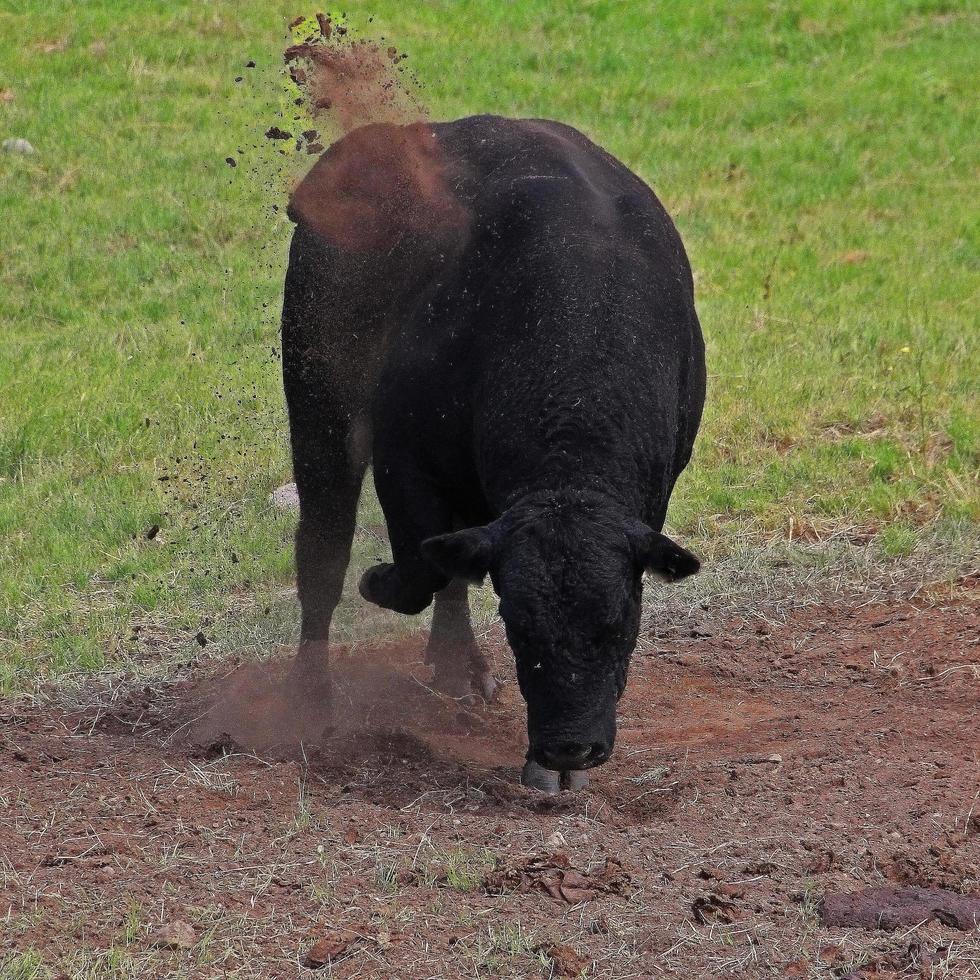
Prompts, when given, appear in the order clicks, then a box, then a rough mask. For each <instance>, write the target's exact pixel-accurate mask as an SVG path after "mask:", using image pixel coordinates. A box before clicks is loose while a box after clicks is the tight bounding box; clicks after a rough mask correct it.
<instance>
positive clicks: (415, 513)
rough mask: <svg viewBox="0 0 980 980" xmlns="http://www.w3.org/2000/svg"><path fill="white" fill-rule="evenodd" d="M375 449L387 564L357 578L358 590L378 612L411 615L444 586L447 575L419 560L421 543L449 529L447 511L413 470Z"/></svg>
mask: <svg viewBox="0 0 980 980" xmlns="http://www.w3.org/2000/svg"><path fill="white" fill-rule="evenodd" d="M388 456H389V454H388V453H386V452H385V449H384V446H383V445H382V446H377V445H376V446H375V467H374V485H375V488H376V490H377V492H378V500H379V501H380V502H381V509H382V510H383V511H384V515H385V524H386V525H387V527H388V538H389V540H390V541H391V554H392V558H393V559H394V561H393V562H382V563H381V564H379V565H374V566H372V567H371V568H369V569H368V570H367V571H366V572H365V573H364V574H363V575H362V576H361V581H360V583H359V585H358V591H359V592H360V593H361V595H362V596H363V598H365V599H367V601H368V602H373V603H374V604H375V605H376V606H381V607H382V608H383V609H391V610H392V611H393V612H399V613H403V614H405V615H406V616H415V615H417V614H418V613H420V612H422V610H423V609H427V608H428V607H429V605H430V604H431V603H432V597H433V595H434V594H435V593H436V592H438V591H439V590H440V589H442V588H445V586H446V585H448V584H449V578H448V576H446V575H444V574H443V573H442V572H440V571H439V570H438V569H436V568H433V566H432V565H430V564H429V562H427V561H426V560H425V558H423V557H422V542H423V541H424V540H425V539H426V538H429V537H432V536H433V535H436V534H444V533H445V532H446V531H451V530H452V510H451V508H450V506H449V504H448V503H447V502H446V501H445V500H444V499H443V497H442V496H441V494H440V493H439V492H438V490H436V489H435V488H433V487H432V484H431V481H430V480H428V479H427V478H426V476H425V475H424V474H423V473H421V472H420V471H419V470H418V469H417V467H416V466H414V465H411V464H409V463H407V462H405V461H402V460H399V463H400V465H397V466H396V465H393V464H392V463H390V462H388V459H387V457H388Z"/></svg>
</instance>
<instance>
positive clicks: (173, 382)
mask: <svg viewBox="0 0 980 980" xmlns="http://www.w3.org/2000/svg"><path fill="white" fill-rule="evenodd" d="M298 12H299V13H302V12H308V11H307V10H304V8H302V7H299V8H297V7H296V6H294V5H290V4H284V3H279V2H275V3H270V2H268V0H263V2H258V0H242V2H239V3H235V4H232V3H214V4H208V5H201V4H199V3H189V2H178V3H169V4H166V5H135V6H133V5H130V4H124V3H121V2H119V0H103V2H91V3H86V4H68V3H65V2H54V3H51V4H46V5H44V6H43V8H42V6H41V5H40V4H39V3H37V2H35V0H30V2H28V0H8V2H7V3H6V4H5V5H4V6H3V7H2V8H0V38H2V39H3V40H2V41H0V91H2V90H9V92H11V93H12V95H13V98H12V100H4V98H3V96H0V136H2V137H7V136H21V137H24V138H27V139H29V140H30V141H31V142H32V143H33V144H34V145H35V147H36V148H37V151H38V152H37V153H36V154H35V155H33V156H16V155H13V154H7V153H4V154H0V213H2V215H3V222H2V227H0V337H2V356H0V561H2V584H0V637H2V638H3V643H2V645H0V690H2V689H4V688H7V689H11V688H22V687H24V686H29V685H30V684H32V683H34V682H35V681H36V680H38V679H46V678H49V677H58V676H61V675H64V674H66V673H75V672H79V671H88V670H98V669H103V668H105V667H107V666H112V667H121V668H125V669H135V668H139V669H148V668H149V667H150V666H151V665H152V664H153V663H154V662H155V661H156V660H160V659H162V658H163V657H164V654H166V655H167V656H168V657H173V656H174V655H175V654H176V655H177V656H179V657H183V658H186V659H191V658H193V657H194V656H196V655H197V650H198V648H197V646H196V644H195V642H194V636H195V634H196V633H197V632H198V631H199V630H200V631H203V633H204V634H205V636H206V637H207V638H208V639H211V640H214V639H217V640H219V641H220V642H219V644H218V645H219V646H220V645H221V644H224V645H235V644H241V643H243V642H250V638H251V639H252V640H254V642H255V644H256V645H257V646H259V647H261V646H262V645H263V644H267V642H268V641H269V640H270V639H271V638H273V637H276V636H279V637H281V638H282V639H288V637H289V635H290V631H291V629H292V627H293V624H294V613H293V611H292V610H293V606H292V602H291V600H290V599H289V598H288V597H287V596H286V595H284V594H283V593H284V589H286V588H288V584H289V581H290V577H291V566H292V558H291V553H290V548H291V544H290V537H291V523H292V522H291V520H290V519H289V518H285V517H282V516H280V515H277V514H275V513H273V512H272V511H271V510H270V508H269V506H268V504H267V495H268V493H269V491H270V490H271V489H272V488H273V487H275V486H276V485H277V484H279V483H281V482H283V481H284V480H286V479H287V477H288V475H289V460H288V452H287V443H286V429H285V422H284V412H283V408H282V396H281V388H280V378H279V360H278V330H277V318H278V307H279V300H280V289H281V280H282V273H283V268H284V261H285V248H286V244H287V241H288V236H289V231H290V229H289V226H288V224H287V223H286V222H285V221H284V220H283V219H282V218H281V217H280V216H279V215H277V214H275V213H274V212H273V211H272V210H271V205H272V204H274V203H281V202H282V200H283V198H284V195H285V188H286V184H287V181H288V178H289V175H291V174H295V173H296V172H297V171H298V168H299V166H300V165H301V164H302V163H303V161H289V162H287V161H283V159H282V158H281V157H277V156H276V155H275V152H274V150H273V149H272V148H270V147H269V146H267V145H265V144H266V141H265V140H264V139H263V138H262V133H263V131H264V130H265V129H266V128H267V127H268V126H269V125H270V123H271V122H274V121H276V120H275V112H276V110H277V107H278V105H279V102H280V99H281V89H280V84H279V74H278V73H279V69H280V65H281V61H280V59H279V56H278V52H279V51H280V50H281V47H282V44H283V41H284V38H285V33H286V32H285V23H286V21H287V19H289V18H291V17H292V16H293V15H294V14H295V13H298ZM349 12H350V17H351V23H352V25H354V27H355V28H357V27H360V28H361V29H362V31H363V32H364V33H368V34H371V35H373V36H376V35H378V34H384V35H385V36H386V37H387V38H388V39H389V41H390V42H394V43H396V44H397V45H398V47H399V48H400V49H402V50H405V51H407V52H408V53H409V55H410V61H409V64H410V65H412V66H413V68H414V70H415V72H416V73H417V74H418V76H419V78H420V79H421V80H422V83H423V97H424V99H425V100H426V101H427V103H428V105H429V106H430V108H431V110H432V113H433V115H434V116H436V117H440V118H447V117H453V116H459V115H464V114H466V113H470V112H479V111H495V112H500V113H505V114H513V115H544V116H551V117H555V118H559V119H563V120H566V121H568V122H571V123H573V124H577V125H578V126H580V127H581V128H583V129H584V130H585V131H586V132H587V133H589V134H590V135H592V136H593V137H595V138H596V139H597V140H599V141H600V142H601V143H603V144H604V145H605V146H606V147H608V148H609V149H610V150H611V151H612V152H614V153H616V154H617V155H618V156H620V157H621V158H622V159H623V160H624V161H625V162H626V163H628V164H629V165H630V166H632V167H634V168H635V169H636V170H637V171H639V172H640V173H641V174H642V175H644V176H645V177H646V178H647V179H648V180H649V181H650V182H651V183H652V184H653V185H654V186H655V188H656V189H657V190H658V192H659V193H660V195H661V197H662V198H663V200H664V201H665V203H666V204H667V206H668V209H669V210H670V211H671V213H672V214H673V215H674V216H675V218H676V220H677V223H678V225H679V227H680V229H681V232H682V234H683V235H684V238H685V241H686V243H687V247H688V250H689V252H690V255H691V259H692V263H693V265H694V268H695V270H696V275H697V284H698V306H699V310H700V313H701V318H702V322H703V325H704V329H705V333H706V336H707V338H708V350H709V358H710V373H711V382H710V393H709V403H708V409H707V414H706V418H705V425H704V429H703V433H702V436H701V440H700V443H699V447H698V452H697V455H696V458H695V462H694V465H693V467H692V469H691V470H690V472H689V473H688V475H687V476H685V477H684V479H683V480H682V482H681V485H680V487H679V489H678V492H677V494H676V496H675V502H674V507H673V511H672V515H671V523H672V526H673V527H674V528H675V529H676V530H677V531H678V532H679V533H681V534H682V535H684V536H686V537H687V538H689V539H693V541H694V545H695V547H698V546H703V547H704V548H706V549H707V550H709V551H711V552H713V553H714V552H717V551H718V550H719V549H722V550H723V549H724V547H725V544H726V542H727V541H729V540H730V539H731V536H732V533H733V531H732V528H733V527H735V528H737V529H738V533H739V535H740V536H741V539H742V540H744V536H745V535H746V534H747V535H749V536H750V537H752V538H753V539H755V538H758V539H759V540H760V541H761V540H772V539H774V538H796V537H803V538H804V539H806V540H811V541H812V540H814V539H824V538H827V537H830V536H833V535H835V534H838V535H839V534H842V533H849V532H850V531H851V530H852V529H858V531H859V532H860V534H862V535H863V536H864V537H870V538H871V539H872V540H874V541H877V542H879V544H880V546H881V548H882V549H883V552H884V553H885V554H890V555H895V556H901V555H908V554H910V553H911V552H912V551H913V550H914V549H916V548H917V547H921V546H922V543H923V542H931V543H930V544H929V545H928V547H930V548H938V549H941V548H942V547H944V544H943V542H944V541H946V540H948V539H949V538H950V537H951V536H959V537H960V538H961V539H962V536H963V535H964V534H965V535H967V536H968V537H969V538H970V540H971V541H975V532H976V519H977V516H978V509H980V505H978V493H977V480H976V477H977V468H978V451H980V450H978V428H980V424H978V414H977V411H976V399H977V395H978V390H977V382H976V379H977V377H980V363H978V354H977V348H978V343H977V341H978V330H977V323H976V309H977V301H978V297H977V294H976V289H977V282H978V276H977V272H978V268H980V258H978V256H980V249H978V241H977V238H978V226H977V223H976V221H975V209H974V208H972V207H971V203H972V198H973V196H974V194H975V180H976V174H977V172H978V165H980V159H978V152H977V142H976V140H975V138H974V137H975V124H976V116H975V111H974V109H975V103H974V98H975V94H974V93H975V89H976V81H977V75H976V70H975V52H976V49H977V46H978V44H980V15H978V13H977V11H976V8H975V5H973V4H971V3H969V2H967V0H963V2H940V0H920V2H897V0H881V2H878V3H874V4H845V3H831V2H817V0H812V2H803V0H799V2H770V0H738V2H734V3H733V2H729V0H725V2H722V0H712V2H705V3H698V4H690V3H682V2H667V0H664V2H661V3H656V4H639V3H625V2H613V0H594V2H588V0H575V2H571V0H563V2H556V0H522V2H520V3H518V2H514V3H507V4H500V3H495V2H490V0H479V2H476V0H471V2H452V3H450V2H449V0H442V2H432V0H429V2H425V3H419V4H404V3H401V2H396V0H378V2H376V3H357V4H352V6H351V8H350V10H349ZM369 16H373V17H374V21H373V23H370V24H369V23H368V17H369ZM249 59H254V60H255V61H256V63H257V67H256V68H255V69H247V68H244V67H243V66H244V64H245V63H246V62H247V61H248V60H249ZM239 75H240V76H242V78H243V80H242V81H241V82H237V83H236V82H235V80H234V79H235V77H236V76H239ZM238 148H242V149H243V150H244V151H245V153H244V154H243V156H242V162H241V164H240V165H239V167H238V168H237V169H235V170H232V169H230V168H229V167H228V166H227V165H226V164H225V163H224V159H225V157H227V156H229V155H232V154H236V151H237V149H238ZM307 162H308V158H307ZM280 164H281V166H280ZM367 506H368V507H373V506H374V505H373V504H372V503H371V502H370V501H369V502H368V504H367ZM372 519H374V520H376V519H377V515H376V514H375V516H374V517H373V518H372ZM154 524H159V525H160V528H161V530H160V533H159V535H158V536H157V537H156V538H154V539H153V540H147V537H146V530H147V528H148V527H150V526H151V525H154ZM266 610H268V613H266Z"/></svg>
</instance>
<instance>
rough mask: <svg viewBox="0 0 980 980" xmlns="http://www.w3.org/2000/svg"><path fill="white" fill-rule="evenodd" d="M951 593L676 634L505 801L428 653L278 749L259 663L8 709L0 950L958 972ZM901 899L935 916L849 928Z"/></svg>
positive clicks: (967, 719) (372, 963)
mask: <svg viewBox="0 0 980 980" xmlns="http://www.w3.org/2000/svg"><path fill="white" fill-rule="evenodd" d="M976 600H977V593H976V582H975V581H974V582H969V581H968V582H963V583H960V585H959V586H958V587H957V588H956V589H955V590H954V591H953V592H952V593H950V592H949V591H948V590H947V592H946V593H945V594H944V595H941V594H938V593H937V594H933V595H925V594H922V593H920V594H919V595H918V597H916V598H914V599H909V598H904V599H898V598H896V599H889V600H886V601H874V602H870V601H869V600H867V599H866V598H863V597H862V596H852V597H837V598H835V599H834V600H833V601H829V602H826V603H824V604H820V605H813V606H810V607H807V608H803V609H797V610H796V611H794V612H792V613H790V614H789V615H788V617H787V618H784V619H779V618H775V617H774V618H764V617H762V616H760V615H747V616H744V617H739V618H733V619H728V620H726V621H717V622H709V623H708V624H707V625H705V623H704V622H700V621H699V623H698V627H697V629H687V630H684V629H679V628H678V627H677V626H676V625H675V627H674V628H673V629H672V631H671V632H670V634H667V635H663V636H660V637H659V638H658V637H654V638H652V642H651V643H650V644H649V645H648V647H649V649H650V650H651V651H652V652H648V653H644V654H642V655H639V654H638V655H637V657H636V661H635V663H634V666H633V669H632V673H631V678H630V686H629V689H628V693H627V696H626V698H625V700H624V702H623V704H622V706H621V727H620V736H619V741H618V745H617V749H616V753H615V756H614V759H613V761H612V762H610V763H609V764H608V765H607V766H605V767H603V768H602V769H601V770H598V771H596V772H595V773H594V774H593V778H592V789H591V791H588V792H581V793H563V794H561V795H559V796H557V797H550V798H549V797H543V796H541V795H539V794H537V793H535V792H533V791H528V790H525V789H523V788H522V787H521V786H519V785H518V773H519V768H520V764H521V762H522V761H523V731H522V729H523V717H522V704H521V702H520V698H519V695H518V693H517V692H516V690H515V686H514V685H513V683H510V684H508V685H507V686H506V687H505V688H504V693H503V696H502V697H501V699H500V702H499V703H498V704H495V705H493V706H491V707H489V708H485V707H480V708H473V707H467V706H464V705H461V704H459V703H457V702H453V701H451V700H449V699H446V698H444V697H441V696H439V695H438V694H436V693H434V692H432V691H430V690H428V689H427V688H426V687H425V681H426V680H427V677H428V675H427V672H426V668H425V667H424V666H423V664H422V660H423V653H422V651H423V645H424V644H423V639H422V638H419V639H417V640H412V641H408V642H404V643H400V644H392V645H389V646H385V647H382V648H379V649H373V650H372V649H357V650H351V651H341V652H339V653H338V655H337V658H336V660H337V669H336V679H337V694H336V699H335V704H334V708H333V710H332V711H330V712H324V715H323V717H322V718H319V719H314V722H315V724H316V725H318V726H319V735H318V737H317V738H316V739H315V740H314V741H313V742H311V743H309V744H306V745H305V747H303V748H299V747H297V745H296V744H295V742H294V741H292V740H291V733H295V731H296V730H297V729H296V726H297V725H299V724H301V723H302V724H303V725H307V726H308V725H309V722H310V719H308V718H307V719H302V720H298V719H297V718H296V717H295V713H294V712H292V711H291V710H290V709H289V707H288V705H284V703H283V702H282V700H281V699H280V698H279V695H278V688H277V686H276V678H277V672H278V671H279V670H280V665H279V663H278V662H273V663H272V664H270V665H264V666H254V665H252V666H240V665H228V671H227V673H226V675H225V676H224V677H223V678H215V677H204V676H200V675H199V674H191V675H188V676H185V677H182V678H180V679H177V680H175V681H174V682H173V683H172V684H170V685H168V686H166V687H165V688H163V689H157V688H154V689H150V688H147V689H145V690H135V691H134V690H128V691H126V692H122V693H120V692H118V691H117V692H113V691H106V690H102V691H99V692H96V693H95V694H93V696H92V701H93V702H96V701H97V703H93V705H92V706H87V707H83V708H81V709H74V710H69V709H68V708H66V707H58V706H54V705H50V704H49V705H47V706H38V707H31V706H23V705H18V706H13V705H11V706H8V707H7V708H6V709H5V714H4V715H3V716H2V717H0V757H2V758H3V760H4V764H3V768H2V773H0V923H2V927H0V929H2V931H0V964H2V963H3V962H4V960H5V959H6V958H7V957H8V956H9V955H10V954H12V953H13V952H14V951H17V952H18V953H20V954H24V953H26V952H27V951H29V950H34V951H37V953H39V954H40V955H41V957H42V958H43V962H44V963H45V965H46V967H47V968H48V969H49V970H50V971H51V974H52V975H58V974H59V972H60V973H61V975H69V976H76V975H82V970H83V968H84V969H87V970H89V971H90V972H89V973H85V974H84V975H86V976H162V975H179V976H225V975H234V976H264V977H279V976H291V975H297V974H300V973H305V971H306V970H307V969H312V968H318V969H321V970H322V971H323V975H331V976H344V977H353V976H358V977H363V976H379V977H381V976H384V977H388V976H396V977H428V976H439V977H458V976H474V975H487V976H495V975H505V976H509V975H513V976H551V975H554V976H574V975H577V974H578V973H579V972H580V971H582V970H585V971H586V973H587V975H595V976H603V977H640V976H676V977H716V976H718V977H721V976H726V977H727V976H744V977H767V976H795V977H828V978H830V977H835V978H842V977H879V978H880V977H898V976H902V977H920V976H922V977H945V976H948V977H966V976H975V975H976V971H977V970H980V934H978V932H977V930H976V929H972V928H971V927H972V925H973V923H972V921H969V915H970V914H972V913H970V911H969V910H970V909H971V908H973V907H974V906H973V905H971V904H970V903H969V902H968V901H964V900H963V896H970V895H974V896H975V895H976V894H977V893H980V741H978V739H977V734H976V731H977V729H976V719H977V707H978V692H980V646H978V642H977V640H978V633H980V629H978V627H980V609H978V603H977V601H976ZM685 633H687V634H690V633H693V634H695V635H693V636H692V635H683V634H685ZM493 655H494V660H495V667H496V669H497V671H498V672H500V673H502V674H505V675H506V676H508V677H511V678H512V676H513V675H512V671H511V669H510V666H509V654H508V653H507V651H506V648H505V647H503V646H502V645H501V644H500V643H499V642H498V643H496V644H495V645H493ZM321 723H322V724H321ZM914 889H944V890H946V892H952V893H954V894H952V895H949V894H946V893H938V892H934V893H929V895H927V899H928V900H926V902H925V904H927V905H930V908H932V907H935V906H936V903H937V901H938V900H937V898H936V895H943V896H944V901H945V902H946V904H947V905H951V906H952V907H953V908H954V910H958V911H955V915H954V914H953V913H946V914H943V915H938V916H935V915H926V914H925V912H926V911H929V910H924V911H923V914H922V920H924V921H923V922H922V924H919V921H920V920H918V919H917V920H916V921H915V922H912V921H911V919H909V918H908V917H907V915H906V914H905V913H904V912H900V913H896V914H895V915H893V916H892V917H891V918H889V917H888V916H884V917H881V916H876V915H875V913H874V910H871V912H869V906H868V903H869V902H871V903H875V902H876V903H877V904H878V905H879V906H881V908H883V909H888V908H891V909H893V910H894V909H895V908H897V907H898V906H899V905H901V904H902V902H903V901H906V900H907V899H909V898H910V897H915V896H916V895H918V897H919V898H920V899H921V898H922V895H923V893H921V892H914V891H913V890H914ZM870 890H873V891H870ZM864 891H868V894H867V895H856V896H855V897H854V898H853V899H842V898H841V897H840V896H842V895H847V894H850V893H859V892H864ZM869 896H870V897H869ZM825 898H826V899H827V905H828V908H829V912H828V916H827V918H828V921H832V922H833V923H834V925H825V924H824V923H823V921H822V919H821V910H822V902H823V900H824V899H825ZM906 904H907V903H906ZM939 904H940V905H941V904H942V902H940V903H939ZM849 909H850V910H852V912H853V914H851V912H849V911H848V910H849ZM923 909H924V907H923ZM960 912H963V915H959V913H960ZM951 916H952V917H951ZM912 917H913V918H915V915H913V916H912ZM906 923H908V924H906ZM876 925H880V926H881V928H875V927H874V926H876ZM113 963H114V964H116V966H113V967H112V969H114V970H117V972H111V970H110V967H109V964H113ZM120 963H122V964H123V966H119V965H118V964H120ZM303 964H308V966H304V965H303ZM124 967H125V969H124ZM99 970H102V971H103V972H98V971H99ZM127 970H128V971H129V972H126V971H127ZM0 975H4V974H3V970H2V966H0ZM14 975H18V976H19V975H22V974H14ZM23 975H28V974H26V973H25V974H23ZM39 975H41V976H44V975H45V974H44V973H41V974H39Z"/></svg>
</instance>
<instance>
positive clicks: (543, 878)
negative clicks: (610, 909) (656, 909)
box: [484, 851, 629, 905]
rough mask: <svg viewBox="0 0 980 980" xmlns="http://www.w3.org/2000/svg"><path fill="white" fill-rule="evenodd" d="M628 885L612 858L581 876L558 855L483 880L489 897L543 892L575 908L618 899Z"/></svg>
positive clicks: (501, 870)
mask: <svg viewBox="0 0 980 980" xmlns="http://www.w3.org/2000/svg"><path fill="white" fill-rule="evenodd" d="M628 882H629V875H628V874H627V873H626V872H625V871H624V870H623V868H622V865H620V864H619V862H618V861H614V860H613V859H612V858H606V863H605V864H604V865H603V867H602V868H600V869H597V870H594V871H590V872H582V871H579V870H578V869H576V868H573V867H572V865H571V863H570V862H569V860H568V856H567V855H566V854H565V853H563V852H561V851H559V852H557V853H554V854H548V855H545V856H537V857H532V858H530V859H529V860H524V861H521V862H519V863H517V864H513V865H509V866H504V867H502V868H498V869H496V870H494V871H491V872H490V874H488V875H487V876H486V878H485V879H484V887H485V888H486V890H487V892H488V893H489V894H491V895H497V894H501V893H503V892H507V891H515V892H517V893H518V894H526V893H528V892H531V891H543V892H545V893H546V894H548V895H550V896H551V897H552V898H554V899H558V900H559V901H565V902H568V904H569V905H578V904H579V903H580V902H591V901H594V900H595V899H596V898H598V896H599V895H600V894H607V895H609V894H615V895H622V894H623V892H624V890H625V888H626V885H627V884H628Z"/></svg>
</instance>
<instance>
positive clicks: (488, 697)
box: [470, 670, 501, 704]
mask: <svg viewBox="0 0 980 980" xmlns="http://www.w3.org/2000/svg"><path fill="white" fill-rule="evenodd" d="M470 684H471V685H472V687H473V690H474V691H476V693H477V694H479V695H480V697H481V698H483V700H484V701H486V702H487V704H492V703H493V702H494V700H495V699H496V697H497V694H498V693H499V692H500V688H501V683H500V681H498V680H497V678H496V677H494V676H493V674H491V673H490V671H489V670H481V671H480V672H479V673H478V674H476V675H474V676H473V677H472V678H471V680H470Z"/></svg>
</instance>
